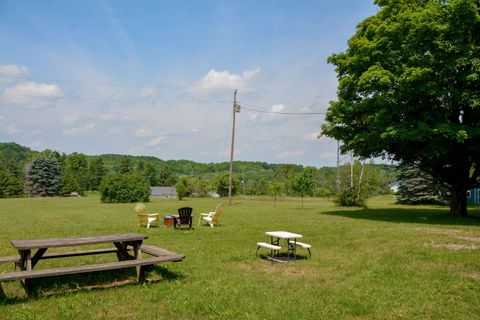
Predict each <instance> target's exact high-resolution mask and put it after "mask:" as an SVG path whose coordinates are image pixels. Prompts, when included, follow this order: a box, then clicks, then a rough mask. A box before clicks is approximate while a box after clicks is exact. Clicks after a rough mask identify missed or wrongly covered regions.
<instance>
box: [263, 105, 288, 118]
mask: <svg viewBox="0 0 480 320" xmlns="http://www.w3.org/2000/svg"><path fill="white" fill-rule="evenodd" d="M284 109H285V106H284V105H283V104H274V105H273V106H272V107H271V108H270V112H277V113H278V112H284ZM278 116H279V115H278V114H274V113H268V114H266V115H265V119H267V120H271V119H275V118H277V117H278Z"/></svg>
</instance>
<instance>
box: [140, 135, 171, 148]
mask: <svg viewBox="0 0 480 320" xmlns="http://www.w3.org/2000/svg"><path fill="white" fill-rule="evenodd" d="M165 138H166V137H165V136H160V137H157V138H155V139H152V140H150V141H148V142H147V143H146V144H145V145H146V146H147V147H154V146H157V145H159V144H160V143H161V142H162V141H163V140H165Z"/></svg>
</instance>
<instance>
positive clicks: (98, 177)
mask: <svg viewBox="0 0 480 320" xmlns="http://www.w3.org/2000/svg"><path fill="white" fill-rule="evenodd" d="M107 172H108V170H107V168H105V164H104V163H103V159H102V158H101V157H98V156H97V157H93V158H92V159H90V161H89V162H88V189H89V190H98V187H99V186H100V183H101V182H102V179H103V178H104V177H105V175H106V174H107Z"/></svg>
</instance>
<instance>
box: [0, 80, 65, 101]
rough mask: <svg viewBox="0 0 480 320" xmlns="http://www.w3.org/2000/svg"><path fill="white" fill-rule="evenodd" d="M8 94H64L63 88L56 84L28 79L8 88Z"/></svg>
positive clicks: (43, 95)
mask: <svg viewBox="0 0 480 320" xmlns="http://www.w3.org/2000/svg"><path fill="white" fill-rule="evenodd" d="M5 94H7V95H30V96H39V97H48V98H52V97H53V98H56V97H61V96H62V95H63V93H62V90H60V88H59V87H58V86H57V85H56V84H45V83H35V82H31V81H26V82H23V83H19V84H17V85H16V86H14V87H10V88H6V89H5Z"/></svg>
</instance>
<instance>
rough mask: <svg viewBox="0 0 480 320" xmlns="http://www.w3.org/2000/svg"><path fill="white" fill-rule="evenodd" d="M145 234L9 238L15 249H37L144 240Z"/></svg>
mask: <svg viewBox="0 0 480 320" xmlns="http://www.w3.org/2000/svg"><path fill="white" fill-rule="evenodd" d="M146 238H147V236H145V235H143V234H139V233H126V234H114V235H104V236H90V237H71V238H50V239H36V240H11V241H10V243H11V244H12V246H14V247H15V248H16V249H17V250H28V249H39V248H56V247H68V246H79V245H89V244H100V243H108V242H111V243H113V242H126V241H139V240H145V239H146Z"/></svg>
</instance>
